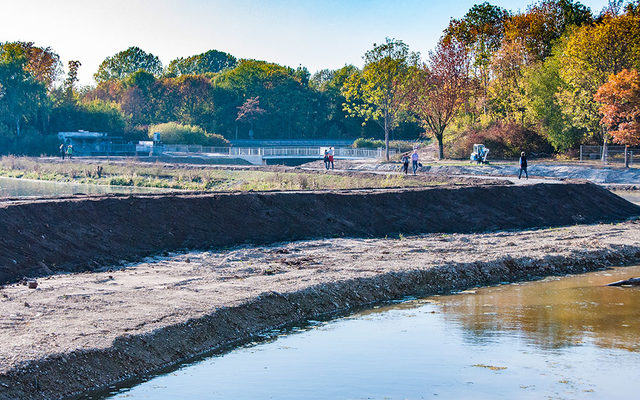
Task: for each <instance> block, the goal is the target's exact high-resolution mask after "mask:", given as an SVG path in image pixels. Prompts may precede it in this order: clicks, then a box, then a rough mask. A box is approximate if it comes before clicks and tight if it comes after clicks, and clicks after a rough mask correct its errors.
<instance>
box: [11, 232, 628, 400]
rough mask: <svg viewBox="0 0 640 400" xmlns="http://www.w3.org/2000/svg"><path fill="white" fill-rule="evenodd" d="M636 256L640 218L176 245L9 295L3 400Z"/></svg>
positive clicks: (81, 387) (16, 288)
mask: <svg viewBox="0 0 640 400" xmlns="http://www.w3.org/2000/svg"><path fill="white" fill-rule="evenodd" d="M638 261H640V222H638V221H629V222H624V223H618V224H600V225H578V226H572V227H565V228H553V229H542V230H532V231H521V232H497V233H484V234H442V233H434V234H428V235H421V236H411V237H407V236H399V237H397V238H394V239H389V238H387V239H326V240H313V241H302V242H294V243H288V244H283V245H276V246H270V247H243V248H235V249H232V250H230V251H209V252H190V253H184V254H170V255H167V256H166V257H159V258H155V259H149V260H147V261H146V262H144V263H140V264H132V265H128V266H125V267H123V268H119V269H111V270H106V271H103V272H91V273H79V274H71V275H54V276H50V277H47V278H44V279H40V280H39V285H38V289H35V290H33V289H28V288H27V286H23V285H20V284H14V285H9V286H5V287H4V288H2V289H1V290H0V304H1V306H2V308H3V310H6V312H4V313H3V316H2V320H1V321H0V342H1V343H3V346H2V347H0V399H2V400H5V399H15V398H22V399H53V398H65V397H69V396H72V395H74V394H79V393H81V392H84V391H86V390H93V389H100V388H106V387H108V386H109V385H113V384H116V383H118V382H122V381H124V380H127V379H133V378H139V377H141V376H145V375H147V374H150V373H152V372H153V371H158V370H160V369H162V368H166V367H169V366H171V365H175V364H177V363H179V362H183V361H185V360H189V359H192V358H193V357H196V356H198V355H200V354H203V353H207V352H209V351H215V350H217V349H222V348H227V347H228V346H234V345H238V344H240V343H243V342H246V341H248V340H251V339H252V338H253V337H255V335H258V334H260V333H263V332H265V331H268V330H270V329H273V328H275V327H279V326H283V325H286V324H290V323H294V322H301V321H304V320H306V319H313V318H319V317H321V316H323V315H327V314H330V313H336V312H345V311H346V310H349V309H352V308H354V307H361V306H365V305H368V304H373V303H376V302H381V301H385V300H391V299H398V298H402V297H404V296H411V295H413V296H417V295H428V294H435V293H442V292H447V291H451V290H460V289H465V288H469V287H473V286H479V285H489V284H495V283H499V282H503V281H516V280H526V279H535V278H536V277H541V276H545V275H554V274H563V273H578V272H584V271H589V270H595V269H598V268H603V267H606V266H609V265H620V264H630V263H637V262H638Z"/></svg>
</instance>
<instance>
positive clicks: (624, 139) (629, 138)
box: [594, 69, 640, 146]
mask: <svg viewBox="0 0 640 400" xmlns="http://www.w3.org/2000/svg"><path fill="white" fill-rule="evenodd" d="M594 98H595V100H596V101H598V102H600V103H601V106H600V113H601V114H602V115H603V117H602V123H603V124H604V125H605V126H607V127H608V128H609V129H610V131H609V133H611V135H612V136H613V141H614V142H616V143H620V144H625V145H630V146H635V145H640V75H639V74H638V70H636V69H630V70H628V69H623V70H622V71H621V72H620V73H618V74H616V75H611V76H610V77H609V81H608V82H606V83H605V84H604V85H602V86H601V87H600V88H599V89H598V92H597V93H596V95H595V96H594Z"/></svg>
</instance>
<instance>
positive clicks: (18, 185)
mask: <svg viewBox="0 0 640 400" xmlns="http://www.w3.org/2000/svg"><path fill="white" fill-rule="evenodd" d="M158 191H164V190H163V189H157V188H144V187H134V186H132V187H129V186H107V185H89V184H79V183H60V182H49V181H37V180H29V179H13V178H4V177H0V197H41V196H61V195H72V194H80V193H83V194H104V193H156V192H158Z"/></svg>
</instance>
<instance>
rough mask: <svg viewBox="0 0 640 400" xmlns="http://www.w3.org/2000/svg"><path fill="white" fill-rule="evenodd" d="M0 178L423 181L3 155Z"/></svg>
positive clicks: (200, 186)
mask: <svg viewBox="0 0 640 400" xmlns="http://www.w3.org/2000/svg"><path fill="white" fill-rule="evenodd" d="M0 176H5V177H9V178H24V179H36V180H44V181H56V182H73V183H83V184H93V185H115V186H136V187H149V188H165V189H182V190H201V191H269V190H321V189H328V190H331V189H359V188H392V187H423V186H434V185H438V184H441V183H438V182H426V181H421V180H416V179H411V178H410V177H405V176H403V175H379V176H373V177H372V176H346V175H333V174H316V173H304V172H299V173H296V172H272V171H256V170H222V169H212V168H208V167H205V166H203V167H193V166H176V165H169V166H167V165H164V164H158V163H157V164H149V165H145V164H137V163H125V164H122V163H109V162H103V163H88V162H82V161H74V162H60V161H58V160H51V159H38V158H29V157H15V156H5V157H2V158H0Z"/></svg>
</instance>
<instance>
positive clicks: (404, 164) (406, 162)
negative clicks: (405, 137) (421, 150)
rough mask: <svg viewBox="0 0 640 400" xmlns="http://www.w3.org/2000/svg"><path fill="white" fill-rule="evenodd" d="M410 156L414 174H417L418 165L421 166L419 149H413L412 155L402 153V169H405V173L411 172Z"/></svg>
mask: <svg viewBox="0 0 640 400" xmlns="http://www.w3.org/2000/svg"><path fill="white" fill-rule="evenodd" d="M409 158H411V164H412V167H413V174H414V175H415V174H416V171H417V170H418V167H419V166H420V163H419V162H418V159H419V156H418V149H413V153H411V155H409V153H405V154H403V155H402V171H404V174H405V175H407V174H408V173H409Z"/></svg>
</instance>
